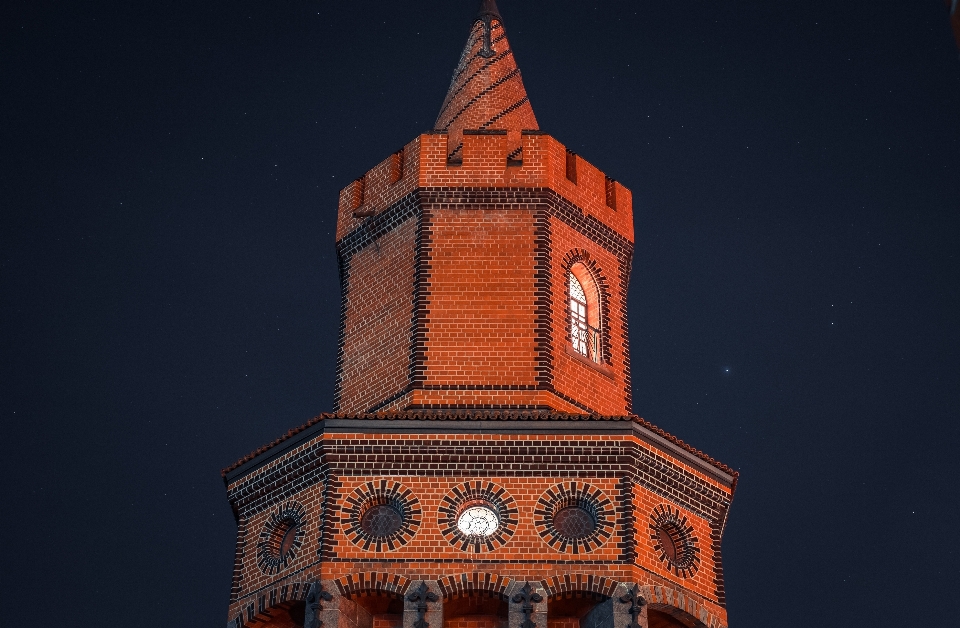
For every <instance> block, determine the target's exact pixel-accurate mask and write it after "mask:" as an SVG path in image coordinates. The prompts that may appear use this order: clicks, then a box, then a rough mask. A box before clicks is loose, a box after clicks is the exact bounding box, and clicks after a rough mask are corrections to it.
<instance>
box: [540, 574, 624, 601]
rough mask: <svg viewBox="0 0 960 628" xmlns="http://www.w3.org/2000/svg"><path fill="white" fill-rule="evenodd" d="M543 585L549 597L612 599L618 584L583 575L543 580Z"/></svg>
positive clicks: (590, 575) (601, 577) (600, 577)
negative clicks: (586, 596) (586, 595)
mask: <svg viewBox="0 0 960 628" xmlns="http://www.w3.org/2000/svg"><path fill="white" fill-rule="evenodd" d="M541 584H542V585H543V588H544V590H545V591H546V592H547V597H557V596H569V595H574V594H577V593H588V594H592V595H599V596H603V597H610V596H612V595H613V591H614V589H616V588H617V582H616V581H615V580H610V579H609V578H604V577H603V576H594V575H593V574H583V573H571V574H564V575H562V576H553V577H552V578H547V579H546V580H541Z"/></svg>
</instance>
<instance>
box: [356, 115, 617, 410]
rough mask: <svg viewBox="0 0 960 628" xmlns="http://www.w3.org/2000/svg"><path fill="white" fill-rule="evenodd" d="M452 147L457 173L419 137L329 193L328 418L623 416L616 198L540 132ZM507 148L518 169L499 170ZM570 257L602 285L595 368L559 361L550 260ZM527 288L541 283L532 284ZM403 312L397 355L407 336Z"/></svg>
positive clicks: (566, 358)
mask: <svg viewBox="0 0 960 628" xmlns="http://www.w3.org/2000/svg"><path fill="white" fill-rule="evenodd" d="M463 142H464V146H463V151H462V157H463V161H462V164H459V165H458V164H451V163H449V162H448V160H447V150H448V148H449V147H448V145H447V144H448V138H447V136H446V135H444V134H428V135H422V136H420V137H419V138H418V139H417V140H415V141H413V142H411V143H409V144H408V145H407V146H405V147H404V149H403V150H402V151H400V152H398V153H397V154H395V155H392V156H391V157H389V158H388V159H386V160H384V161H383V162H381V163H380V164H378V165H377V166H376V167H375V168H374V169H372V170H371V171H369V172H368V173H366V174H365V175H364V176H363V177H362V184H361V183H360V182H359V181H357V182H354V183H352V184H350V185H349V186H347V187H346V188H344V190H343V191H342V193H341V199H340V210H339V211H340V214H339V220H338V229H337V234H338V248H339V249H340V250H341V264H342V267H343V268H345V269H347V271H346V272H344V273H343V275H344V277H345V281H346V283H345V290H346V297H345V316H344V323H343V325H344V338H343V341H342V358H341V368H340V374H339V376H338V385H339V388H338V392H339V394H338V406H337V409H338V410H339V411H365V410H372V409H377V410H402V409H405V408H420V407H431V408H449V407H463V406H475V407H544V408H552V409H554V410H559V411H563V412H584V411H587V412H599V413H607V414H623V413H624V412H629V411H630V384H629V377H630V375H629V355H628V347H627V334H626V329H625V322H626V313H625V309H624V308H625V291H626V283H625V282H626V280H627V278H628V272H629V265H630V258H631V256H632V240H633V216H632V206H631V202H632V201H631V196H630V193H629V191H628V190H626V189H625V188H623V187H622V186H620V185H619V184H613V185H612V189H613V194H612V196H613V197H615V200H614V199H613V198H610V197H609V196H608V194H607V192H608V188H610V187H611V186H610V185H609V183H608V181H607V180H606V177H605V175H604V174H603V173H602V172H600V171H599V170H598V169H596V168H595V167H593V166H592V165H591V164H589V163H588V162H586V161H585V160H583V159H581V158H580V157H578V156H572V157H571V156H568V153H567V151H566V148H565V147H564V146H563V145H561V144H560V143H559V142H557V141H556V140H554V139H553V138H551V137H549V136H547V135H540V134H531V133H527V134H523V135H521V134H520V133H519V132H516V131H505V132H503V134H492V135H491V134H487V135H477V134H467V135H464V136H463ZM515 146H521V147H522V151H521V152H520V153H516V154H514V156H515V157H519V160H520V162H521V165H519V166H518V165H508V163H507V156H508V154H512V153H514V148H513V147H515ZM511 163H513V162H511ZM568 164H571V165H572V166H573V169H574V170H575V171H576V176H575V177H573V178H574V179H575V181H571V180H570V178H568V174H570V172H571V171H568ZM360 187H362V194H361V193H360V191H359V190H360ZM525 190H529V192H524V191H525ZM550 194H555V196H549V195H550ZM545 195H546V196H545ZM548 197H549V198H553V199H554V200H551V201H547V200H545V199H547V198H548ZM608 201H609V202H610V203H612V204H613V205H614V206H613V207H611V206H610V204H608ZM544 203H551V204H553V205H556V206H557V207H555V208H554V209H552V210H549V211H548V208H546V207H545V205H544ZM387 210H389V211H387ZM551 212H552V214H553V215H552V217H549V218H546V217H545V216H546V214H548V213H551ZM418 214H419V215H420V216H421V217H420V218H417V217H416V216H417V215H418ZM561 216H563V217H562V218H561ZM404 220H406V221H408V222H403V224H402V226H401V227H399V228H398V227H396V224H395V223H397V222H402V221H404ZM416 220H421V222H422V225H423V226H422V232H421V233H419V234H417V233H415V232H414V231H413V229H414V224H415V222H416ZM545 221H546V222H545ZM547 223H548V224H547ZM574 223H576V227H574V226H572V225H574ZM374 232H376V234H375V235H371V234H373V233H374ZM364 238H366V239H364ZM418 238H419V239H420V240H419V241H420V242H422V244H421V245H420V246H421V247H422V252H421V249H419V248H418ZM574 250H576V251H584V252H586V253H587V254H588V255H590V256H591V260H592V264H593V266H594V267H595V268H596V269H598V272H600V273H602V275H603V278H604V280H605V283H604V286H605V288H606V292H605V293H604V300H603V312H604V316H603V320H602V324H601V327H602V328H603V330H604V348H605V350H606V355H605V359H604V360H603V363H602V364H601V365H599V368H592V367H591V364H589V361H587V362H584V361H582V360H577V358H576V357H575V356H571V355H570V353H569V352H568V350H567V345H568V341H569V339H568V335H569V329H568V320H567V316H568V313H567V284H566V268H565V266H564V260H565V257H566V256H567V255H569V254H570V252H571V251H574ZM545 257H546V258H548V259H547V266H542V265H543V263H544V258H545ZM538 273H539V275H538ZM540 276H542V277H547V276H550V283H549V284H544V285H543V286H541V285H540V284H538V281H544V280H543V279H538V277H540ZM417 277H419V284H417V283H416V278H417ZM545 289H546V290H550V292H551V294H550V296H549V298H548V299H546V300H545V295H544V293H543V290H545ZM414 290H417V293H416V294H417V295H419V296H416V295H415V294H414ZM417 299H419V301H417ZM414 307H416V308H418V309H417V313H418V314H417V321H416V325H417V327H416V331H415V333H416V342H415V345H414V346H413V347H412V351H413V353H412V354H411V347H410V346H409V341H410V331H409V330H408V329H406V328H405V325H406V324H407V321H408V320H409V319H407V318H406V316H407V314H406V312H407V311H411V312H412V311H413V309H414ZM544 329H549V334H548V336H549V337H547V336H544V335H543V333H544ZM548 341H549V342H550V346H547V344H545V343H547V342H548ZM411 359H412V360H413V364H411V363H410V360H411ZM551 369H552V370H551ZM505 388H506V390H505ZM388 402H389V403H388Z"/></svg>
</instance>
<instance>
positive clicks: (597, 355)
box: [569, 263, 602, 362]
mask: <svg viewBox="0 0 960 628" xmlns="http://www.w3.org/2000/svg"><path fill="white" fill-rule="evenodd" d="M578 271H579V272H578ZM569 283H570V344H571V345H573V350H574V351H576V352H577V353H579V354H580V355H582V356H584V357H587V358H590V359H591V360H593V361H594V362H600V361H601V360H602V355H601V351H600V346H601V345H600V320H599V318H600V303H599V298H598V295H597V289H596V282H594V281H593V279H592V277H590V275H589V273H588V272H587V269H586V267H584V265H583V264H580V263H577V264H574V267H573V268H572V269H571V270H570V277H569ZM585 283H586V289H584V284H585Z"/></svg>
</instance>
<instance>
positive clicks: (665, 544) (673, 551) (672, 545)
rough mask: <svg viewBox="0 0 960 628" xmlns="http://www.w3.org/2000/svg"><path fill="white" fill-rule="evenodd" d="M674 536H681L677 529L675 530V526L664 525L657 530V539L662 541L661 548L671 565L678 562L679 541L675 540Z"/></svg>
mask: <svg viewBox="0 0 960 628" xmlns="http://www.w3.org/2000/svg"><path fill="white" fill-rule="evenodd" d="M671 533H673V534H671ZM674 535H676V536H679V533H678V532H677V531H676V529H675V528H673V526H670V525H664V526H661V527H659V528H657V537H658V538H659V539H660V547H661V548H662V549H663V553H664V554H666V556H667V560H669V561H670V562H671V563H676V562H677V541H676V540H675V539H674V538H673V537H674Z"/></svg>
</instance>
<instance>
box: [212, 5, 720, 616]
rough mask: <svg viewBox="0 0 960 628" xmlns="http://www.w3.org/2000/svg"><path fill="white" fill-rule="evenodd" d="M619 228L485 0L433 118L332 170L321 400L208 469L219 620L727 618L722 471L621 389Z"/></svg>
mask: <svg viewBox="0 0 960 628" xmlns="http://www.w3.org/2000/svg"><path fill="white" fill-rule="evenodd" d="M633 243H634V226H633V205H632V196H631V193H630V191H629V190H628V189H627V188H625V187H623V186H622V185H621V184H620V183H617V182H616V181H615V180H614V179H613V178H612V177H610V176H608V175H607V174H605V173H603V172H601V171H600V170H598V169H597V168H596V167H594V166H593V165H592V164H590V162H588V161H587V160H586V159H584V158H583V157H581V156H579V155H576V154H574V153H573V152H572V151H570V150H568V149H567V147H565V146H564V145H562V144H561V143H560V142H558V141H557V140H555V139H554V138H552V137H550V136H549V135H547V134H545V133H543V132H541V131H539V129H538V127H537V121H536V118H535V117H534V115H533V109H532V108H531V106H530V103H529V99H528V98H527V95H526V92H525V90H524V87H523V82H522V80H521V78H520V72H519V69H518V68H517V65H516V62H515V60H514V58H513V52H512V50H511V49H510V47H509V44H508V42H507V38H506V34H505V30H504V27H503V20H502V17H501V14H500V12H499V9H497V7H496V4H495V3H494V2H493V0H483V2H482V4H481V10H480V12H479V14H478V15H477V18H476V19H475V20H474V23H473V25H472V27H471V30H470V34H469V38H468V41H467V45H466V47H465V48H464V52H463V55H462V57H461V59H460V62H459V63H458V65H457V69H456V71H455V73H454V76H453V80H452V81H451V85H450V89H449V91H448V93H447V97H446V99H445V100H444V103H443V105H442V107H441V111H440V115H439V117H438V120H437V124H436V130H435V131H433V132H430V133H425V134H423V135H420V136H419V137H417V138H415V139H413V140H412V141H411V142H409V143H407V144H406V145H405V146H403V147H402V148H401V149H400V150H398V151H396V152H394V153H393V154H391V155H389V156H387V157H386V158H385V159H384V160H383V161H381V162H380V163H379V164H377V165H376V166H375V167H373V168H372V169H370V170H368V171H367V172H365V173H360V176H359V177H358V178H357V179H356V180H355V181H354V182H352V183H351V184H350V185H348V186H346V187H345V188H344V189H343V190H342V191H341V193H340V199H339V206H338V217H337V230H336V247H337V257H338V263H339V270H340V281H341V320H340V328H339V338H338V353H337V376H336V383H335V410H336V411H335V412H334V413H332V414H322V415H320V416H317V417H315V418H314V419H311V420H310V421H308V422H307V423H305V424H304V425H302V426H300V427H298V428H295V429H292V430H290V431H289V432H288V433H287V434H286V435H284V436H283V437H281V438H279V439H277V440H276V441H274V442H273V443H271V444H269V445H267V446H265V447H261V448H260V449H257V450H256V451H255V452H253V453H251V454H250V455H248V456H245V457H244V458H242V459H241V460H239V461H237V462H236V463H235V464H233V465H231V466H230V467H228V468H227V469H224V472H223V477H224V482H225V484H226V487H227V494H228V498H229V500H230V504H231V507H232V508H233V512H234V514H235V516H236V519H237V551H236V555H235V566H234V574H233V581H232V586H231V590H230V606H229V611H228V613H229V614H228V622H229V624H228V625H229V626H230V628H241V626H246V625H248V624H250V625H257V626H258V627H259V626H260V625H261V624H262V625H264V626H273V627H277V628H294V627H295V626H296V627H297V628H300V627H303V628H320V626H323V627H325V628H626V627H628V626H629V627H632V628H660V627H662V626H666V625H675V624H676V622H679V623H680V624H681V625H684V626H688V627H700V626H703V627H709V628H726V611H725V603H726V597H725V590H724V585H723V569H722V565H721V547H720V546H721V535H722V531H723V529H724V526H725V525H726V522H727V513H728V512H729V507H730V503H731V500H732V499H733V493H734V490H735V488H736V482H737V473H736V472H735V471H734V470H732V469H731V468H729V467H727V466H725V465H723V464H721V463H719V462H717V461H716V460H714V459H712V458H710V457H709V456H707V455H706V454H704V453H703V452H701V451H698V450H697V449H694V448H693V447H691V446H690V445H688V444H686V443H684V442H683V441H681V440H679V439H677V438H675V437H674V436H671V435H670V434H667V433H666V432H664V431H663V430H660V429H659V428H657V427H655V426H654V425H652V424H650V423H649V422H647V421H645V420H643V419H641V418H639V417H638V416H635V415H634V414H633V413H632V401H631V400H632V396H631V395H632V393H631V380H630V353H629V340H628V333H627V305H626V304H627V292H628V288H629V280H630V271H631V265H632V262H633V246H634V244H633ZM571 276H572V277H573V278H574V279H575V280H576V282H577V283H576V286H575V287H577V290H578V291H579V292H577V291H573V292H572V291H571V285H573V284H571ZM581 293H582V294H581ZM571 294H573V295H574V296H576V297H577V298H579V299H581V300H580V301H578V302H577V303H579V304H580V306H581V309H580V310H578V311H577V312H578V316H580V318H579V319H574V318H573V317H572V312H573V310H572V309H571V303H570V297H571ZM573 322H576V323H577V325H578V327H577V328H576V329H578V330H579V332H578V333H581V334H582V336H576V335H575V334H573V331H574V327H573ZM577 338H585V339H586V340H585V341H584V342H582V343H579V344H575V343H574V342H573V341H574V340H576V339H577ZM587 347H589V348H587ZM707 539H709V542H707ZM671 622H673V623H672V624H671Z"/></svg>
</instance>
